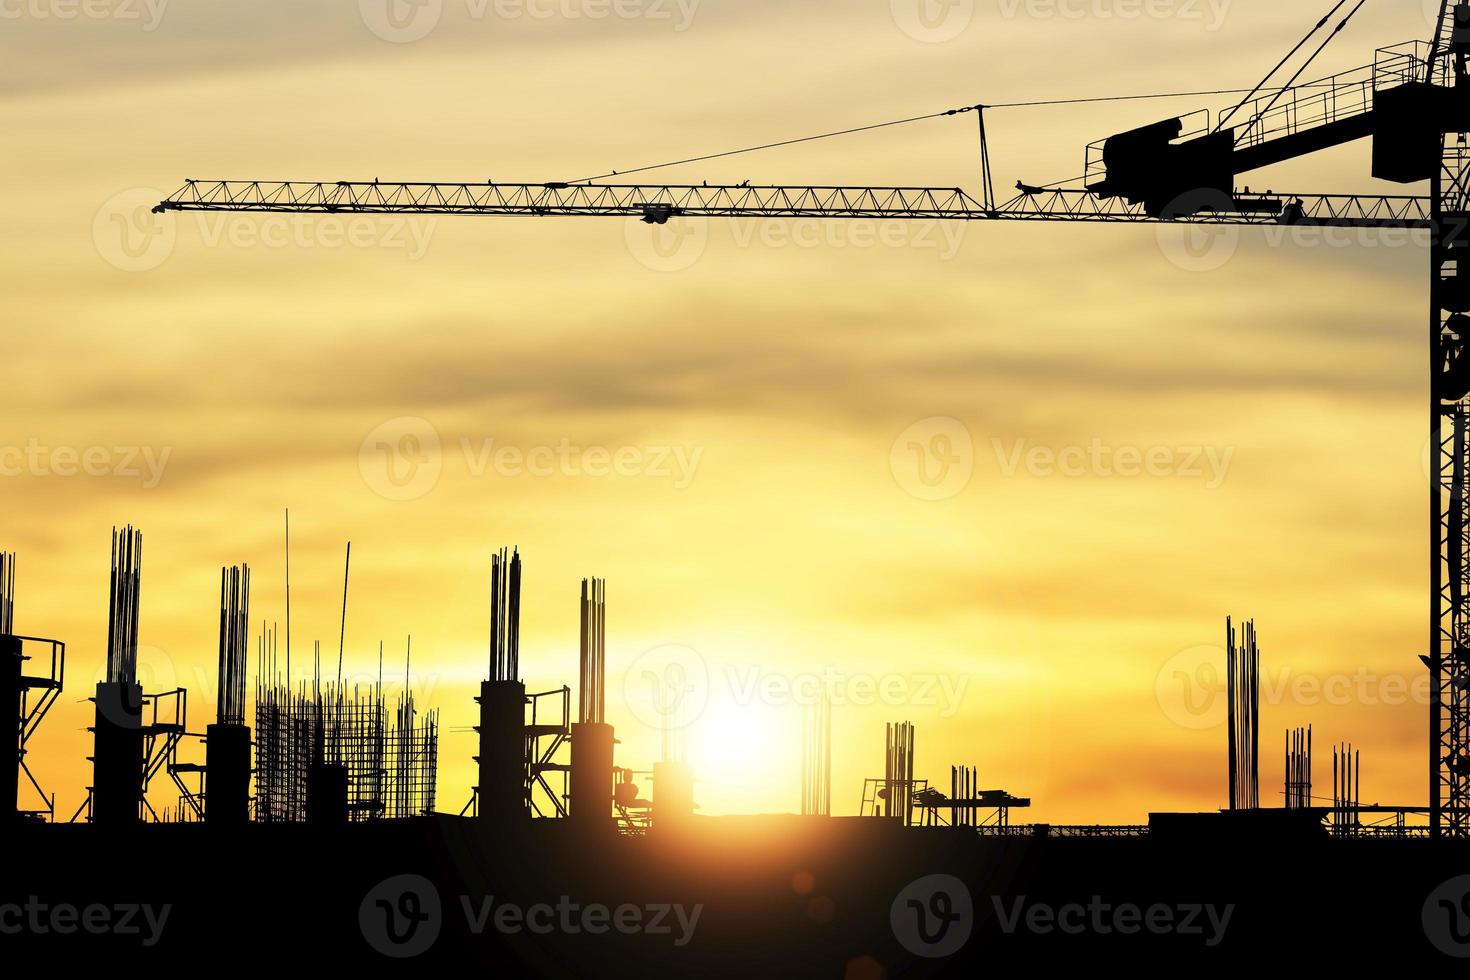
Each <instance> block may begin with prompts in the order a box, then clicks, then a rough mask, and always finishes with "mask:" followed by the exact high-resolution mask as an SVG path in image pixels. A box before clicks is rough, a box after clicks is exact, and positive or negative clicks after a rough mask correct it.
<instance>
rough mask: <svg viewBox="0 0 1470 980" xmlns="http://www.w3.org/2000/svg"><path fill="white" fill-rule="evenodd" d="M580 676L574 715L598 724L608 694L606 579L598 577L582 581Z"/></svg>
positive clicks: (599, 723) (603, 712)
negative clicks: (606, 687)
mask: <svg viewBox="0 0 1470 980" xmlns="http://www.w3.org/2000/svg"><path fill="white" fill-rule="evenodd" d="M581 613H582V637H581V657H580V661H579V662H580V665H581V679H580V685H581V686H580V687H579V688H578V689H577V717H578V720H579V721H581V722H583V723H584V724H587V723H590V724H597V725H601V724H602V723H603V721H604V720H605V718H604V716H605V714H606V707H607V697H606V693H605V690H604V680H605V678H606V674H607V667H606V664H607V630H606V626H607V582H606V581H605V580H603V579H600V578H593V579H585V578H584V579H583V580H582V604H581Z"/></svg>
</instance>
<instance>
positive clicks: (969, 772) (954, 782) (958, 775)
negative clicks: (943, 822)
mask: <svg viewBox="0 0 1470 980" xmlns="http://www.w3.org/2000/svg"><path fill="white" fill-rule="evenodd" d="M978 772H979V770H978V769H976V768H975V767H973V766H950V767H949V798H950V800H952V801H955V803H956V805H953V806H951V807H950V808H949V813H950V818H949V822H950V823H951V824H953V825H954V826H956V827H973V826H975V825H976V822H977V820H978V819H979V812H980V811H979V810H978V809H977V808H976V807H975V806H974V800H975V786H976V780H977V776H978Z"/></svg>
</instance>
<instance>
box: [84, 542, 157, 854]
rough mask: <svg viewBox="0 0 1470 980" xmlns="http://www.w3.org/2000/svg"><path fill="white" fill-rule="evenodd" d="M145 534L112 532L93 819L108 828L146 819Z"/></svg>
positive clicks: (97, 700) (98, 698)
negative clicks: (141, 664) (141, 670)
mask: <svg viewBox="0 0 1470 980" xmlns="http://www.w3.org/2000/svg"><path fill="white" fill-rule="evenodd" d="M142 562H143V535H142V533H141V532H139V531H136V530H134V529H133V528H132V527H127V528H124V529H123V530H122V531H118V530H117V529H113V532H112V573H111V579H110V589H109V598H108V625H107V679H106V680H105V681H102V682H101V683H99V684H98V685H97V694H96V697H95V699H94V702H95V704H96V714H95V718H96V720H95V722H94V724H93V728H92V732H93V740H94V748H93V755H92V792H91V815H92V820H93V821H95V822H96V823H99V824H103V825H105V826H119V825H126V824H132V823H137V822H138V821H139V820H140V819H141V818H142V809H143V783H144V745H143V689H142V688H141V687H140V686H139V685H138V609H139V599H140V591H141V583H142Z"/></svg>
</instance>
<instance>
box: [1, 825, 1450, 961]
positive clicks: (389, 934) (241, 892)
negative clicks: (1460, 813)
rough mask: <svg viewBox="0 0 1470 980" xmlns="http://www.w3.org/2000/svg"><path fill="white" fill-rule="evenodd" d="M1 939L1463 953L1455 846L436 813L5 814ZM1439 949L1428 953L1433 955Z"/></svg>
mask: <svg viewBox="0 0 1470 980" xmlns="http://www.w3.org/2000/svg"><path fill="white" fill-rule="evenodd" d="M4 850H5V852H6V853H5V856H4V859H3V866H0V949H3V950H5V951H7V953H8V954H10V955H7V960H10V961H11V962H14V960H12V959H11V956H14V955H21V956H25V957H26V958H28V959H29V958H31V957H34V956H40V957H43V958H44V959H43V960H40V961H38V962H48V961H49V962H55V963H66V962H87V963H91V964H95V965H101V964H105V965H107V966H128V965H130V964H131V963H134V962H139V963H143V964H145V965H154V964H156V965H163V964H164V963H170V964H177V965H178V966H179V967H181V968H184V969H201V968H203V969H222V970H228V971H230V972H232V973H233V972H234V971H236V970H250V971H253V972H256V973H260V972H261V971H275V970H279V971H282V973H283V975H284V976H291V975H294V971H296V970H299V969H300V968H302V967H315V968H321V967H333V966H342V967H349V968H352V967H358V966H362V965H372V964H377V965H379V966H384V965H388V961H387V960H385V959H384V957H388V956H393V957H400V958H405V959H406V962H405V965H409V964H410V963H411V964H412V965H413V966H414V967H418V966H430V967H436V966H444V967H449V966H454V967H460V966H476V967H482V968H483V969H485V970H487V971H489V972H491V973H493V974H502V975H508V976H515V975H527V974H529V975H543V976H579V977H580V976H593V977H619V976H641V977H649V976H740V977H751V978H763V977H788V976H790V977H843V976H847V977H853V978H862V977H878V976H889V977H910V976H937V975H947V974H950V973H955V974H961V973H963V974H966V975H980V974H983V973H984V972H985V971H988V970H993V969H995V968H996V967H998V966H1013V967H1014V966H1020V965H1028V966H1030V967H1032V968H1036V967H1038V966H1040V965H1041V964H1046V965H1051V964H1055V963H1058V962H1062V963H1068V962H1083V963H1089V964H1091V965H1094V966H1096V967H1099V968H1109V967H1111V968H1116V967H1118V966H1124V967H1126V966H1128V965H1129V964H1132V965H1150V966H1153V967H1154V968H1156V969H1158V970H1170V971H1173V970H1179V971H1181V972H1183V971H1187V970H1192V968H1193V967H1194V966H1195V965H1205V964H1213V963H1216V962H1220V961H1232V962H1244V961H1247V960H1250V961H1254V962H1256V963H1258V964H1260V965H1262V966H1266V965H1269V966H1270V967H1272V968H1273V969H1272V972H1273V973H1274V972H1277V971H1278V970H1279V969H1280V968H1281V967H1283V966H1289V965H1296V964H1302V965H1311V966H1315V967H1318V968H1320V967H1323V966H1331V965H1338V964H1341V965H1344V966H1354V967H1358V968H1359V969H1361V968H1362V967H1364V966H1367V965H1369V964H1376V963H1382V962H1384V961H1385V960H1391V961H1393V962H1396V963H1399V964H1415V963H1434V962H1439V963H1442V964H1452V963H1454V962H1455V960H1454V959H1452V958H1451V955H1450V954H1458V955H1459V956H1463V957H1470V877H1465V878H1462V879H1460V880H1458V881H1456V879H1457V878H1458V877H1459V876H1470V848H1466V847H1465V846H1463V845H1459V844H1449V843H1443V844H1434V843H1431V842H1428V841H1418V840H1349V841H1340V840H1332V839H1327V838H1325V837H1319V836H1315V835H1310V834H1299V833H1291V834H1275V833H1268V834H1256V835H1252V836H1249V837H1247V836H1244V835H1242V834H1239V833H1233V832H1227V831H1225V830H1223V829H1221V828H1211V829H1208V830H1203V831H1202V832H1199V833H1196V832H1194V831H1193V829H1190V830H1189V831H1188V832H1185V833H1172V834H1158V835H1155V836H1154V837H1152V838H1148V837H1145V838H1115V839H1072V838H1055V837H1052V838H1032V837H1011V838H983V837H980V836H977V835H976V834H974V832H972V831H965V830H954V829H948V828H939V829H908V830H904V829H902V828H897V827H894V826H892V825H891V824H889V823H887V822H884V821H878V820H872V819H866V820H859V819H843V818H835V819H820V818H819V819H800V818H795V817H753V818H702V819H699V818H697V819H695V820H694V821H693V822H692V824H691V826H690V827H689V828H688V829H687V830H685V831H684V832H682V833H678V834H674V833H667V834H658V833H655V834H653V835H651V836H649V837H646V838H641V839H640V838H619V837H614V836H610V835H609V836H607V837H601V836H597V835H593V836H591V837H589V836H588V835H586V834H579V833H577V832H576V831H575V829H574V828H572V827H570V826H567V825H565V824H552V823H539V824H536V825H533V826H531V827H529V828H526V829H525V830H524V831H523V832H521V833H519V834H508V833H505V832H491V831H490V830H488V829H486V828H482V827H481V826H479V825H478V823H477V822H475V821H474V820H471V819H461V818H454V817H433V818H427V819H422V820H414V821H409V822H403V823H380V824H365V825H353V826H349V827H345V828H341V829H338V830H331V831H318V830H316V829H313V828H309V827H303V826H277V827H270V826H250V827H246V828H241V829H239V830H236V831H226V832H220V831H219V830H217V829H216V828H210V827H204V826H198V825H161V826H160V825H155V826H147V827H142V828H139V829H138V830H137V831H135V832H133V833H130V834H106V833H102V832H100V831H99V830H98V829H97V828H94V827H88V826H40V827H30V828H23V829H21V830H20V831H19V832H18V836H12V838H11V841H10V842H8V843H7V845H6V846H5V848H4ZM1441 950H1443V952H1442V951H1441Z"/></svg>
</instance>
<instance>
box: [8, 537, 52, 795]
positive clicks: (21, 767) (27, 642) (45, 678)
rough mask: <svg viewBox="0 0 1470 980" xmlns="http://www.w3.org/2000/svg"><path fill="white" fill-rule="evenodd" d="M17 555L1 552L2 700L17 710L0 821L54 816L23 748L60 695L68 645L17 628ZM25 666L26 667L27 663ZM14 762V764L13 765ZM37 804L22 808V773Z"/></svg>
mask: <svg viewBox="0 0 1470 980" xmlns="http://www.w3.org/2000/svg"><path fill="white" fill-rule="evenodd" d="M15 567H16V566H15V555H14V554H13V553H9V552H0V700H3V703H4V705H5V710H7V711H9V710H11V709H14V710H15V713H16V714H15V718H16V733H17V738H16V743H15V755H14V756H13V757H10V756H8V755H7V757H6V765H5V771H4V774H3V776H0V779H3V780H4V784H5V785H4V788H3V790H0V821H3V822H7V823H8V822H9V821H11V820H13V819H15V818H17V817H28V818H35V819H41V820H55V819H56V798H55V797H54V796H50V795H47V793H46V791H45V790H43V789H42V788H41V784H40V782H39V781H38V780H37V779H36V775H35V773H33V772H32V771H31V767H30V766H29V765H27V764H26V751H27V750H26V746H27V745H28V744H29V743H30V740H31V737H32V736H34V735H35V733H36V730H37V729H38V728H39V727H40V725H41V722H42V720H43V719H44V718H45V717H46V714H47V712H49V711H50V710H51V706H52V705H53V704H55V703H56V700H57V699H58V698H59V697H60V696H61V689H62V684H63V682H64V679H65V675H66V644H64V643H61V642H59V641H57V640H46V639H41V638H40V637H34V636H19V635H17V634H16V631H15ZM28 664H29V665H30V666H29V669H27V665H28ZM12 761H13V765H12ZM22 776H24V777H25V781H26V783H27V784H28V786H29V792H28V793H27V796H34V797H35V798H36V799H37V800H38V801H39V806H36V807H35V808H33V809H23V808H21V800H22V795H21V793H22V790H21V785H20V783H21V777H22Z"/></svg>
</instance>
